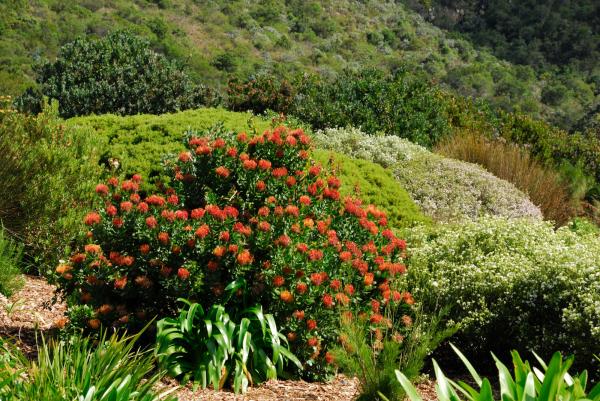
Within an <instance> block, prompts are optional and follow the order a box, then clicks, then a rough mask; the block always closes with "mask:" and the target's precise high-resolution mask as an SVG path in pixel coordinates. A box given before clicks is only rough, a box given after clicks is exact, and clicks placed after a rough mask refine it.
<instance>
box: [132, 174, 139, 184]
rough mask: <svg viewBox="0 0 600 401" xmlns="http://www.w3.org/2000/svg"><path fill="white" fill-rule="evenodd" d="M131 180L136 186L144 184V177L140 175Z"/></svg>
mask: <svg viewBox="0 0 600 401" xmlns="http://www.w3.org/2000/svg"><path fill="white" fill-rule="evenodd" d="M131 180H132V181H133V182H135V183H136V184H139V183H140V182H142V176H141V175H140V174H134V175H133V177H131Z"/></svg>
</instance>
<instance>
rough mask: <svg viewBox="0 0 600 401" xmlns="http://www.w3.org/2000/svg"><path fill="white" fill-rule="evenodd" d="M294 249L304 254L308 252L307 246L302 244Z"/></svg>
mask: <svg viewBox="0 0 600 401" xmlns="http://www.w3.org/2000/svg"><path fill="white" fill-rule="evenodd" d="M296 249H297V250H298V251H299V252H302V253H304V252H306V251H308V245H306V244H304V243H299V244H298V245H296Z"/></svg>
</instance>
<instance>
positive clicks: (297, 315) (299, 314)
mask: <svg viewBox="0 0 600 401" xmlns="http://www.w3.org/2000/svg"><path fill="white" fill-rule="evenodd" d="M292 316H294V317H295V318H296V319H298V320H304V311H303V310H297V311H294V313H292Z"/></svg>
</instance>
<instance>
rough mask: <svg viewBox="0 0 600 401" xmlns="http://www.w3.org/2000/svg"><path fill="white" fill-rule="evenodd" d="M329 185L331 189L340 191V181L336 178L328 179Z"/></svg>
mask: <svg viewBox="0 0 600 401" xmlns="http://www.w3.org/2000/svg"><path fill="white" fill-rule="evenodd" d="M327 185H328V186H329V188H332V189H338V188H339V187H340V185H341V182H340V179H339V178H337V177H334V176H331V177H329V178H327Z"/></svg>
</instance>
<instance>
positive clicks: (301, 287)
mask: <svg viewBox="0 0 600 401" xmlns="http://www.w3.org/2000/svg"><path fill="white" fill-rule="evenodd" d="M307 290H308V286H307V285H306V284H304V283H298V284H297V285H296V292H297V293H298V294H305V293H306V291H307Z"/></svg>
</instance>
